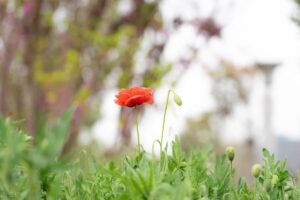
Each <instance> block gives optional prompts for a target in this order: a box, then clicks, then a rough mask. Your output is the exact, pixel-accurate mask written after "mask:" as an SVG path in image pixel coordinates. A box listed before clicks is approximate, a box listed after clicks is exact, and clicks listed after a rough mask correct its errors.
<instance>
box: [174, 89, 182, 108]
mask: <svg viewBox="0 0 300 200" xmlns="http://www.w3.org/2000/svg"><path fill="white" fill-rule="evenodd" d="M173 99H174V101H175V103H176V104H177V105H178V106H182V100H181V97H180V96H179V95H177V94H176V93H175V92H174V96H173Z"/></svg>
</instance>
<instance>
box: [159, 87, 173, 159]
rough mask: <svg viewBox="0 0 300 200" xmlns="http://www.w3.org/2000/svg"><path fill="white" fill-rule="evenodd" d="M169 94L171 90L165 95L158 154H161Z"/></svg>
mask: <svg viewBox="0 0 300 200" xmlns="http://www.w3.org/2000/svg"><path fill="white" fill-rule="evenodd" d="M171 92H172V90H169V91H168V95H167V99H166V106H165V110H164V118H163V124H162V131H161V137H160V153H161V152H162V145H163V138H164V130H165V123H166V116H167V110H168V105H169V97H170V93H171Z"/></svg>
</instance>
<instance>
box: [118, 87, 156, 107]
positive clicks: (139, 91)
mask: <svg viewBox="0 0 300 200" xmlns="http://www.w3.org/2000/svg"><path fill="white" fill-rule="evenodd" d="M115 103H116V104H118V105H120V106H127V107H133V106H137V105H141V104H143V103H148V104H153V90H152V89H151V88H145V87H132V88H129V89H122V90H121V91H120V92H119V93H118V94H117V95H116V99H115Z"/></svg>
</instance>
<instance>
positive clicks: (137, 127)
mask: <svg viewBox="0 0 300 200" xmlns="http://www.w3.org/2000/svg"><path fill="white" fill-rule="evenodd" d="M135 113H136V114H135V126H136V135H137V141H138V152H139V154H140V153H141V150H140V147H141V144H140V131H139V117H138V111H137V109H136V112H135Z"/></svg>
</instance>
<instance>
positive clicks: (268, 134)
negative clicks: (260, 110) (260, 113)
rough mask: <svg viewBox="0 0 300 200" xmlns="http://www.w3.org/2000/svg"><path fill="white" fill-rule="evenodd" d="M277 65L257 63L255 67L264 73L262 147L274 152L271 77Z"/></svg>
mask: <svg viewBox="0 0 300 200" xmlns="http://www.w3.org/2000/svg"><path fill="white" fill-rule="evenodd" d="M277 66H278V64H277V63H257V67H258V68H259V69H260V70H261V71H262V72H263V73H264V78H265V81H264V84H265V95H264V127H263V131H264V143H263V145H264V146H265V147H267V148H268V149H270V150H271V151H273V152H274V151H275V150H276V146H277V145H276V138H275V134H274V132H273V130H272V110H273V108H272V103H273V102H272V91H271V86H272V75H273V71H274V69H275V68H276V67H277Z"/></svg>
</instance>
